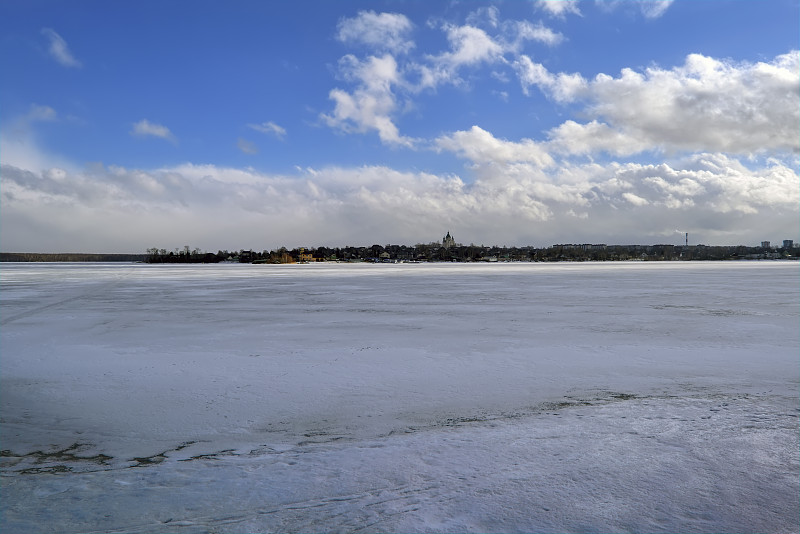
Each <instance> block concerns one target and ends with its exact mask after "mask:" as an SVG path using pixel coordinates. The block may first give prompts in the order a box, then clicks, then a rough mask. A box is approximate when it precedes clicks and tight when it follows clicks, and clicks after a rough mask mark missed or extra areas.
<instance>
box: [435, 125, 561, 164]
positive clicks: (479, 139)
mask: <svg viewBox="0 0 800 534" xmlns="http://www.w3.org/2000/svg"><path fill="white" fill-rule="evenodd" d="M434 143H435V146H436V148H437V149H439V150H447V151H449V152H454V153H455V154H457V155H458V156H459V157H463V158H466V159H468V160H470V161H472V162H475V163H490V162H494V163H513V162H525V163H533V164H534V165H536V166H538V167H548V166H550V165H552V164H553V158H551V157H550V155H549V154H547V152H546V151H545V150H544V149H543V148H542V147H541V146H539V145H538V144H537V143H535V142H534V141H531V140H530V139H523V140H522V141H520V142H518V143H515V142H511V141H506V140H502V139H497V138H496V137H494V136H493V135H492V134H491V133H489V132H487V131H486V130H484V129H482V128H480V127H479V126H473V127H472V128H471V129H470V130H469V131H458V132H453V133H452V134H450V135H445V136H441V137H439V138H438V139H436V140H435V142H434Z"/></svg>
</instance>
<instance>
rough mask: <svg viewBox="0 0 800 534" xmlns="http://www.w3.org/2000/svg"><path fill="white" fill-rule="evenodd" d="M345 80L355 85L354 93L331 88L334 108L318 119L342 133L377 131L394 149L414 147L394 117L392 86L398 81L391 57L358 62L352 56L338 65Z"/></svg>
mask: <svg viewBox="0 0 800 534" xmlns="http://www.w3.org/2000/svg"><path fill="white" fill-rule="evenodd" d="M339 68H340V72H342V74H343V76H344V77H345V79H347V80H348V81H353V82H355V83H356V84H357V87H356V89H355V90H354V91H353V92H347V91H345V90H343V89H333V90H331V91H330V93H329V94H328V96H329V98H330V99H331V100H333V101H334V103H335V107H334V109H333V112H332V113H330V114H322V115H321V118H322V120H323V121H325V122H326V123H327V124H328V126H331V127H334V128H338V129H340V130H341V131H344V132H360V133H363V132H367V131H376V132H377V133H378V136H379V137H380V139H381V141H382V142H383V143H385V144H388V145H394V146H407V147H410V146H413V143H414V140H413V139H411V138H408V137H405V136H402V135H400V132H399V130H398V128H397V126H396V125H395V123H394V120H393V115H394V114H395V113H396V111H397V101H396V97H395V94H394V91H393V86H395V85H397V84H398V83H399V82H400V74H399V73H398V70H397V62H396V61H395V59H394V57H393V56H391V55H390V54H385V55H383V56H382V57H375V56H370V57H369V58H367V59H366V60H364V61H360V60H359V59H358V58H356V57H355V56H353V55H347V56H345V57H343V58H342V59H341V60H340V62H339Z"/></svg>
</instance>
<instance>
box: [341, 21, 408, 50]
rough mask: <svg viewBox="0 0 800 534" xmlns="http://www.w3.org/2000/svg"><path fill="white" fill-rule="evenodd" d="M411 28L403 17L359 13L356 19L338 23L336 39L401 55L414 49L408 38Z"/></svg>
mask: <svg viewBox="0 0 800 534" xmlns="http://www.w3.org/2000/svg"><path fill="white" fill-rule="evenodd" d="M413 27H414V26H413V24H411V21H410V20H408V18H407V17H406V16H405V15H401V14H398V13H375V12H374V11H359V12H358V15H357V16H356V17H354V18H348V19H342V20H340V21H339V25H338V32H337V34H336V38H337V39H338V40H339V41H342V42H354V43H360V44H364V45H367V46H370V47H374V48H376V49H378V50H387V51H389V52H393V53H396V54H401V53H406V52H408V51H409V50H411V49H412V48H413V47H414V42H413V41H412V40H410V39H409V38H408V34H409V33H410V32H411V30H412V29H413Z"/></svg>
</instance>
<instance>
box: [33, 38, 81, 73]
mask: <svg viewBox="0 0 800 534" xmlns="http://www.w3.org/2000/svg"><path fill="white" fill-rule="evenodd" d="M42 35H44V36H45V37H47V39H48V41H49V42H50V47H49V48H48V49H47V51H48V52H49V53H50V57H52V58H53V59H55V60H56V61H57V62H58V63H59V64H60V65H62V66H64V67H71V68H79V67H81V66H82V64H81V62H80V61H78V60H77V59H76V58H75V56H73V55H72V52H71V51H70V49H69V46H68V45H67V42H66V41H65V40H64V38H63V37H61V36H60V35H59V34H58V33H56V31H55V30H53V29H51V28H42Z"/></svg>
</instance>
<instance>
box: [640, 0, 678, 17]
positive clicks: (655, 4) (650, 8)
mask: <svg viewBox="0 0 800 534" xmlns="http://www.w3.org/2000/svg"><path fill="white" fill-rule="evenodd" d="M672 2H673V0H642V1H641V2H640V5H639V7H640V8H641V10H642V15H644V17H645V18H647V19H657V18H658V17H660V16H661V15H663V14H664V13H665V12H666V11H667V9H668V8H669V6H670V5H672Z"/></svg>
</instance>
